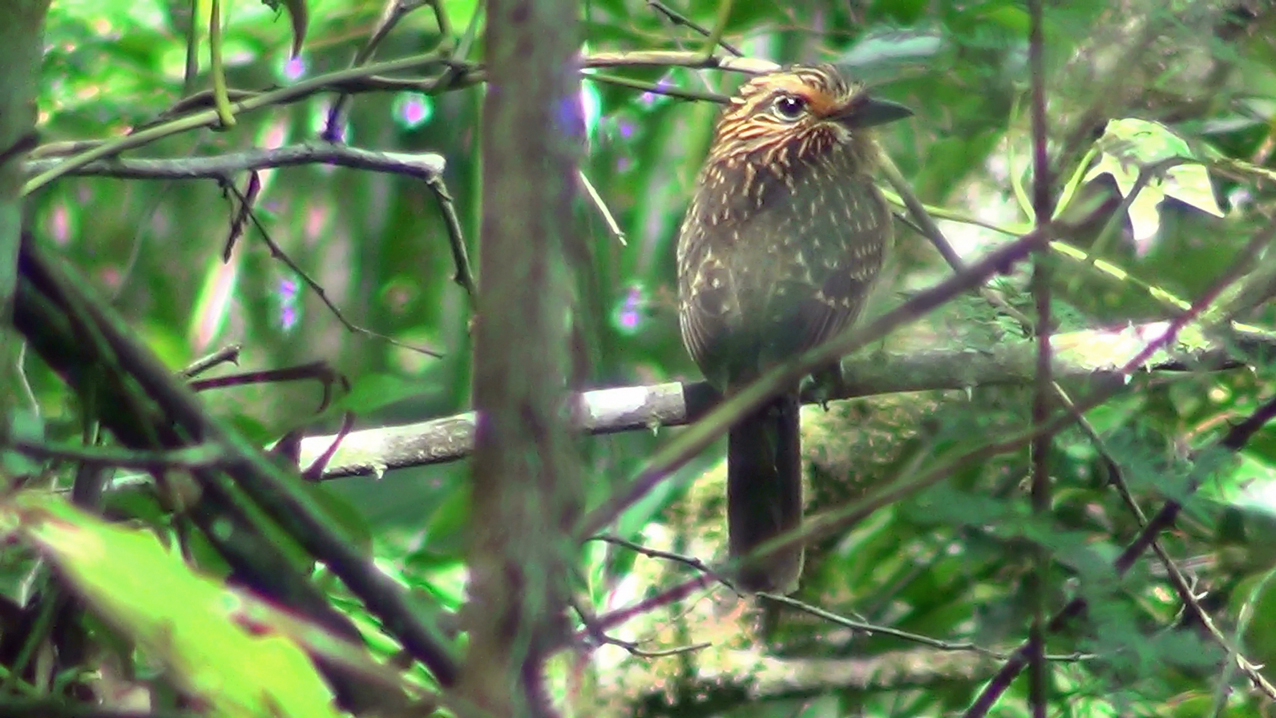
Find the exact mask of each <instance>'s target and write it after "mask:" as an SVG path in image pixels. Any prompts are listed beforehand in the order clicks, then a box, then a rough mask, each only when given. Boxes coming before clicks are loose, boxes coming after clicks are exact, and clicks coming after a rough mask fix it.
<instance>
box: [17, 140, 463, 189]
mask: <svg viewBox="0 0 1276 718" xmlns="http://www.w3.org/2000/svg"><path fill="white" fill-rule="evenodd" d="M60 162H62V160H60V159H46V160H32V161H30V162H27V164H26V168H25V169H26V172H27V174H28V175H29V176H33V175H38V174H40V173H41V172H45V171H48V170H50V169H52V168H53V167H55V166H57V165H58V164H59V163H60ZM308 164H326V165H337V166H339V167H349V168H351V169H360V170H370V171H373V172H386V173H392V174H402V175H408V176H410V177H417V178H419V179H422V180H426V181H429V180H433V179H434V178H436V177H438V176H440V175H441V174H442V173H443V168H444V166H445V165H446V160H445V159H444V158H443V156H442V155H439V154H435V153H433V152H424V153H412V154H408V153H402V152H374V151H372V150H363V149H358V148H356V147H348V146H346V145H334V144H331V143H327V142H306V143H303V144H297V145H288V146H286V147H276V148H274V149H253V150H245V151H243V152H231V153H228V154H224V155H212V156H208V157H180V158H174V159H125V158H115V159H105V160H98V161H97V162H92V163H90V164H87V165H85V166H83V167H78V168H76V169H75V170H73V171H71V172H70V173H69V174H73V175H93V176H107V177H118V178H122V179H219V178H222V177H227V176H230V175H232V174H234V173H236V172H246V171H250V170H264V169H272V168H275V167H291V166H295V165H308Z"/></svg>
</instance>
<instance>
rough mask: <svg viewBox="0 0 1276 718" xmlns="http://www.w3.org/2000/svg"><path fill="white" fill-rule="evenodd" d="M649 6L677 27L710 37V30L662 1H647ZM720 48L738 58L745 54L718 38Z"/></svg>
mask: <svg viewBox="0 0 1276 718" xmlns="http://www.w3.org/2000/svg"><path fill="white" fill-rule="evenodd" d="M647 6H648V7H650V8H651V9H652V10H655V11H656V12H658V13H660V14H661V15H664V16H665V17H666V18H668V19H669V21H670V22H672V23H673V24H675V25H683V26H685V27H689V28H691V29H692V30H695V31H696V32H697V33H699V34H700V35H701V36H703V37H709V35H710V30H709V28H707V27H705V26H704V25H701V24H700V23H698V22H696V21H695V20H692V19H691V18H689V17H687V16H686V15H683V14H682V13H680V12H678V11H677V10H674V9H673V8H671V7H669V6H668V5H666V4H664V3H662V2H660V0H647ZM718 46H719V47H721V48H722V49H723V50H726V51H727V52H729V53H731V54H732V55H735V56H737V57H739V56H741V55H743V54H744V53H743V52H740V50H739V49H738V48H736V46H735V45H732V44H731V43H729V42H727V41H726V40H723V39H722V38H721V37H719V38H718Z"/></svg>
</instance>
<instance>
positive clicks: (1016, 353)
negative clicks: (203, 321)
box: [302, 321, 1276, 479]
mask: <svg viewBox="0 0 1276 718" xmlns="http://www.w3.org/2000/svg"><path fill="white" fill-rule="evenodd" d="M1169 326H1170V323H1169V322H1168V321H1161V322H1150V323H1147V324H1135V325H1129V326H1125V327H1121V328H1119V329H1104V328H1095V329H1088V330H1081V331H1075V332H1068V333H1065V334H1056V335H1055V337H1054V338H1055V342H1054V345H1055V346H1054V356H1053V362H1054V370H1053V371H1054V374H1055V378H1056V379H1057V380H1060V381H1062V380H1065V379H1071V380H1090V381H1096V382H1099V383H1108V382H1116V383H1117V384H1118V385H1120V384H1123V383H1124V382H1125V381H1126V379H1127V374H1125V373H1123V371H1122V367H1121V365H1122V364H1123V363H1125V360H1126V358H1128V357H1131V356H1134V355H1135V353H1136V352H1137V353H1143V352H1144V349H1145V347H1146V346H1147V345H1148V343H1149V342H1151V341H1153V340H1156V339H1161V338H1165V337H1166V335H1167V328H1168V327H1169ZM1273 349H1276V343H1274V339H1273V337H1271V336H1268V335H1266V334H1262V333H1250V332H1242V333H1241V335H1240V341H1239V344H1237V343H1233V342H1231V341H1224V340H1221V339H1219V340H1215V339H1210V338H1205V339H1198V340H1193V342H1192V343H1191V346H1190V347H1187V348H1184V349H1182V350H1179V349H1177V348H1176V349H1175V350H1173V351H1167V352H1165V353H1164V354H1163V355H1162V356H1157V357H1155V358H1149V359H1146V360H1145V361H1143V362H1142V363H1140V364H1139V369H1140V370H1144V371H1153V370H1161V371H1171V372H1179V371H1183V370H1185V369H1189V368H1190V369H1193V370H1201V369H1205V370H1221V369H1230V368H1236V367H1240V366H1244V364H1243V363H1242V362H1241V361H1239V360H1237V359H1235V358H1234V357H1235V356H1237V355H1238V354H1234V353H1233V350H1236V351H1238V352H1239V355H1240V356H1247V355H1252V354H1265V355H1271V354H1272V352H1273ZM1035 354H1036V352H1035V349H1034V346H1033V345H1032V343H1031V342H1027V341H1015V342H1008V343H999V344H997V345H995V346H992V347H989V348H986V349H966V348H937V349H920V350H914V351H908V352H885V351H881V352H876V351H875V352H860V353H859V354H856V355H853V356H848V357H846V358H844V359H843V360H842V364H841V369H842V374H843V378H842V381H841V382H840V383H839V384H838V385H837V386H836V387H832V390H831V391H829V392H826V393H825V394H824V395H821V396H815V395H814V394H811V395H807V396H803V401H804V402H806V403H818V402H819V401H823V400H833V399H849V398H855V397H862V396H873V395H880V394H897V393H903V392H916V391H937V390H967V389H970V388H972V387H980V386H1004V385H1014V386H1022V385H1028V384H1031V383H1032V381H1033V379H1034V376H1035ZM717 402H718V398H717V395H716V392H714V391H713V390H712V389H711V388H710V387H709V386H708V384H707V383H705V382H703V381H700V382H687V383H685V384H683V383H677V382H669V383H664V384H653V385H647V386H624V387H612V388H607V389H596V390H593V391H587V392H583V393H582V394H581V395H580V406H581V409H582V410H581V412H580V416H579V417H577V418H578V424H577V428H578V429H579V430H580V431H583V432H587V433H590V434H611V433H617V432H622V431H636V430H642V431H650V430H651V429H652V428H653V427H663V426H681V425H684V424H687V423H690V422H691V421H694V420H696V419H697V418H699V417H700V416H703V415H704V414H705V413H706V412H707V411H708V410H709V409H710V408H712V407H713V406H714V405H716V403H717ZM474 426H475V417H474V413H473V412H464V413H461V414H454V415H451V416H444V417H439V418H436V419H430V420H426V421H420V422H413V423H408V424H399V425H394V426H384V427H378V428H374V429H362V430H359V431H354V432H351V433H350V436H349V437H348V438H347V439H346V440H345V441H344V442H342V445H341V448H340V449H339V450H338V451H337V453H336V456H335V457H334V460H333V462H332V463H330V464H329V465H328V466H327V468H326V469H325V470H324V473H323V476H322V478H325V479H333V478H341V477H345V476H361V475H379V474H380V473H381V472H384V471H386V470H389V469H401V468H407V467H414V466H423V465H428V464H437V463H445V462H449V461H456V460H458V459H461V458H464V457H465V456H468V455H469V453H470V451H471V450H472V449H473V445H474V444H473V440H474ZM333 438H334V437H333V436H332V435H317V436H311V437H307V438H306V439H305V440H304V441H303V444H302V456H303V463H305V459H306V457H310V458H313V457H314V456H316V455H318V454H319V453H320V452H322V451H323V450H325V449H327V447H329V446H330V445H331V444H332V442H333Z"/></svg>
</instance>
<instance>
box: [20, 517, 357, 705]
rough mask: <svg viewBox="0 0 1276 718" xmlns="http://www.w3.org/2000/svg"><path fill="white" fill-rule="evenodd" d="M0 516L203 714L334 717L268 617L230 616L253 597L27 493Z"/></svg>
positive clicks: (310, 672)
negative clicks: (250, 620)
mask: <svg viewBox="0 0 1276 718" xmlns="http://www.w3.org/2000/svg"><path fill="white" fill-rule="evenodd" d="M0 523H3V524H4V525H6V526H7V527H8V528H10V529H13V530H15V531H16V533H17V535H18V536H19V537H20V538H21V539H22V540H23V541H24V542H26V543H28V544H30V545H31V546H32V547H34V548H36V549H37V550H39V551H40V552H41V553H42V554H44V555H45V556H46V557H47V558H48V559H49V560H51V561H52V562H53V563H54V564H55V565H56V566H57V567H58V569H59V573H60V575H61V576H62V577H63V578H64V579H65V580H66V581H67V582H68V583H69V584H70V585H71V586H72V587H73V588H74V589H75V591H76V593H78V594H79V595H80V596H81V597H82V598H83V599H84V601H85V603H86V605H87V606H88V607H89V608H90V609H91V610H92V611H93V612H94V613H95V614H96V615H97V616H98V617H99V618H101V619H103V620H104V621H105V622H106V623H107V624H109V625H110V626H111V627H112V628H114V629H115V630H116V631H119V632H120V633H121V634H122V635H124V636H126V637H127V638H128V639H130V640H132V641H133V642H134V643H136V644H137V645H138V646H139V647H140V648H141V649H142V651H143V652H144V653H145V654H146V655H148V656H149V657H151V658H153V659H156V660H158V661H159V662H160V663H161V664H162V665H163V666H164V668H165V669H166V670H167V672H168V673H169V675H170V676H171V677H172V678H173V680H174V681H175V683H176V684H177V685H179V686H180V687H182V688H183V689H184V690H185V691H188V692H189V693H190V694H191V695H192V696H194V697H195V698H196V699H198V700H199V701H200V702H202V703H203V704H205V705H207V706H208V711H207V714H208V715H212V716H219V717H220V716H225V717H226V718H231V717H232V716H233V717H235V718H245V717H251V718H284V717H292V716H296V717H297V718H302V717H303V716H304V717H306V718H323V717H325V716H331V717H332V718H336V716H339V715H341V714H340V712H339V711H337V709H336V708H335V707H334V704H333V696H332V692H331V690H330V689H329V688H328V686H327V684H326V683H325V682H324V680H323V678H322V677H321V676H320V675H319V673H318V671H316V669H315V666H314V664H312V663H311V662H310V659H309V657H307V656H306V654H305V652H303V651H302V650H301V648H300V647H298V646H297V645H296V644H295V643H293V642H292V640H290V639H289V638H288V637H287V636H285V635H283V634H281V633H279V632H277V631H274V630H271V626H270V625H266V626H264V629H265V630H262V629H263V626H261V625H254V626H252V627H247V626H245V625H242V624H241V622H240V620H238V617H242V616H243V615H246V614H252V615H257V611H256V610H253V609H254V605H255V604H258V603H259V602H257V601H255V600H252V599H250V598H249V597H247V596H245V595H244V594H242V593H240V592H238V591H234V590H232V589H229V588H227V587H226V586H224V585H222V584H220V583H218V582H217V581H214V580H212V579H210V578H208V577H206V576H203V575H201V574H198V573H195V572H193V571H191V569H190V568H189V567H188V566H186V565H185V564H184V563H182V561H181V559H180V558H179V557H178V556H177V555H175V554H174V553H172V552H171V551H170V550H169V549H167V548H165V547H163V546H161V545H160V543H159V541H158V540H157V539H156V537H155V536H154V535H153V534H151V533H150V532H148V531H142V530H138V529H132V528H126V527H123V526H119V525H115V524H109V523H106V522H104V521H102V520H101V519H99V518H97V517H95V516H92V515H90V514H87V513H84V512H82V511H80V510H79V509H77V508H75V507H73V506H71V505H70V504H69V503H67V502H66V501H64V500H62V499H61V498H59V497H55V496H50V495H48V494H44V493H36V492H24V493H20V494H17V495H15V496H13V497H12V498H10V499H9V500H8V501H7V502H6V503H5V504H4V505H3V506H0ZM254 624H256V622H254ZM247 657H251V660H246V658H247Z"/></svg>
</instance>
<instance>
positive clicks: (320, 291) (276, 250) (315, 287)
mask: <svg viewBox="0 0 1276 718" xmlns="http://www.w3.org/2000/svg"><path fill="white" fill-rule="evenodd" d="M226 187H227V188H228V189H229V190H230V191H231V192H232V193H234V194H235V195H236V196H237V197H238V198H239V201H240V202H244V203H246V202H247V198H246V197H244V196H243V195H242V194H240V192H239V190H238V189H237V188H236V187H235V186H234V185H226ZM248 217H249V219H251V220H252V223H253V226H254V227H256V228H257V233H258V234H259V235H260V236H261V239H262V242H264V243H265V245H266V247H267V248H268V249H269V250H270V256H271V257H273V258H275V259H277V260H279V261H281V262H283V263H284V266H286V267H288V268H289V269H291V270H292V271H293V272H294V273H296V275H297V276H298V277H300V278H301V281H302V282H303V283H305V285H306V286H307V287H310V290H311V291H313V292H314V293H315V294H316V295H317V296H318V297H319V300H320V301H321V302H323V304H324V306H326V307H328V311H330V312H332V315H333V316H334V317H336V318H337V321H339V322H341V324H342V325H343V326H345V328H346V330H347V331H350V332H353V333H355V334H363V335H364V336H369V337H372V338H374V339H379V340H381V341H383V342H385V343H387V344H392V345H394V346H396V347H402V348H403V349H409V350H411V351H414V352H418V353H420V354H425V355H426V356H431V357H434V358H436V359H441V358H442V357H443V355H442V354H441V353H439V352H437V351H434V350H433V349H429V348H426V347H419V346H415V345H412V344H408V343H406V342H401V341H399V340H398V339H395V338H394V337H391V336H387V335H385V334H381V333H379V332H375V331H373V330H371V329H368V328H366V327H363V326H360V325H358V324H355V323H354V322H352V321H350V320H349V319H347V318H346V315H345V314H344V313H342V311H341V309H340V308H339V307H337V305H336V303H334V302H333V301H332V300H331V299H330V298H329V297H328V293H327V291H325V290H324V288H323V286H322V285H321V284H319V282H317V281H315V280H314V279H312V278H311V277H310V275H309V274H307V273H306V272H304V271H302V269H301V267H300V266H298V265H297V263H296V262H294V261H292V257H289V256H288V254H287V253H286V252H284V251H283V249H281V248H280V247H279V245H278V244H276V243H275V240H274V239H273V238H272V237H271V236H270V231H269V230H268V229H266V226H265V225H264V224H262V222H261V220H260V219H259V218H258V217H257V213H256V212H252V211H250V212H249V213H248Z"/></svg>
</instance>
